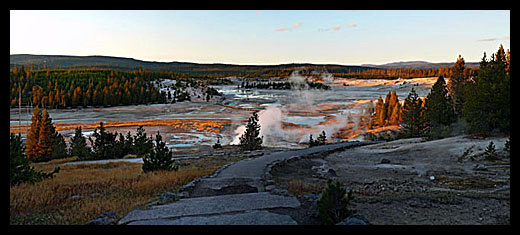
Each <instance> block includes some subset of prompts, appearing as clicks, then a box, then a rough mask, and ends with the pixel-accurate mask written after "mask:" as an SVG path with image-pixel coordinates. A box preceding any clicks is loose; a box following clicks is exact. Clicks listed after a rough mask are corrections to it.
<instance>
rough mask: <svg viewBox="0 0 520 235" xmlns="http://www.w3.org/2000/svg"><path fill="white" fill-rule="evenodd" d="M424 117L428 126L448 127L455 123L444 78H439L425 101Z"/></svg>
mask: <svg viewBox="0 0 520 235" xmlns="http://www.w3.org/2000/svg"><path fill="white" fill-rule="evenodd" d="M424 106H425V115H426V119H427V122H428V126H430V127H434V126H435V127H436V126H440V125H449V124H451V123H453V122H454V121H456V117H455V113H454V109H453V106H452V103H451V100H450V98H449V96H448V91H447V89H446V83H445V81H444V77H442V76H439V78H438V79H437V81H436V82H435V84H434V85H433V87H432V89H431V91H430V93H429V94H428V96H427V97H426V100H425V104H424Z"/></svg>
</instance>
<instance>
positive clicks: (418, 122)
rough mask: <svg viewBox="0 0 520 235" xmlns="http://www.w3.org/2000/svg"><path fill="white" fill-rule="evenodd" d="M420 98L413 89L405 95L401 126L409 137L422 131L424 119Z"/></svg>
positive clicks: (419, 134)
mask: <svg viewBox="0 0 520 235" xmlns="http://www.w3.org/2000/svg"><path fill="white" fill-rule="evenodd" d="M423 110H424V108H423V104H422V100H421V99H420V98H419V97H418V95H417V93H416V92H415V89H414V88H413V87H412V90H411V91H410V93H409V94H408V97H406V99H405V101H404V105H403V110H402V115H403V127H404V129H405V131H406V134H407V135H408V136H409V137H418V136H421V135H422V134H423V133H424V129H425V121H424V112H423Z"/></svg>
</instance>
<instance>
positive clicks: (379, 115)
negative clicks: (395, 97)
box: [375, 96, 386, 127]
mask: <svg viewBox="0 0 520 235" xmlns="http://www.w3.org/2000/svg"><path fill="white" fill-rule="evenodd" d="M385 115H386V113H385V104H384V103H383V99H382V98H381V96H379V99H377V103H376V112H375V120H376V121H375V123H376V125H378V126H381V127H382V126H384V124H385Z"/></svg>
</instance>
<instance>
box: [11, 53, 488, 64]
mask: <svg viewBox="0 0 520 235" xmlns="http://www.w3.org/2000/svg"><path fill="white" fill-rule="evenodd" d="M16 55H32V56H63V57H96V56H97V57H112V58H120V59H131V60H137V61H141V62H147V63H192V64H205V65H210V64H214V65H217V64H221V65H238V66H255V65H258V66H277V65H286V64H313V65H340V66H368V65H376V66H381V65H385V64H391V63H401V62H426V63H432V64H442V63H455V62H446V61H441V62H438V61H428V60H424V59H410V60H400V61H390V62H383V63H377V64H376V63H362V64H344V63H337V62H326V63H316V62H279V63H230V62H194V61H179V60H171V61H160V60H144V59H138V58H133V57H125V56H114V55H63V54H30V53H20V54H9V56H16ZM455 60H456V59H455ZM465 62H466V63H480V61H465Z"/></svg>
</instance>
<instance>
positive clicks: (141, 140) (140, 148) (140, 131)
mask: <svg viewBox="0 0 520 235" xmlns="http://www.w3.org/2000/svg"><path fill="white" fill-rule="evenodd" d="M144 131H145V130H144V128H143V126H139V127H137V133H136V134H135V137H134V139H133V150H132V152H133V153H135V154H137V155H139V156H141V155H144V154H146V153H149V152H150V151H151V150H152V148H153V142H152V139H151V138H152V137H150V138H148V137H146V133H145V132H144Z"/></svg>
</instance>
